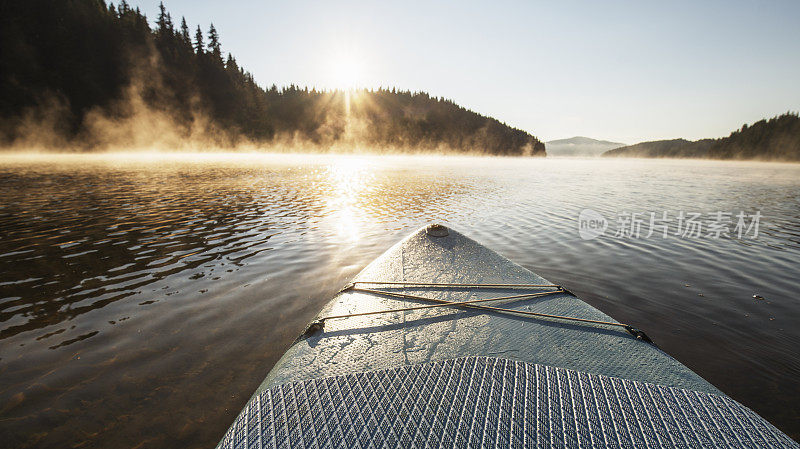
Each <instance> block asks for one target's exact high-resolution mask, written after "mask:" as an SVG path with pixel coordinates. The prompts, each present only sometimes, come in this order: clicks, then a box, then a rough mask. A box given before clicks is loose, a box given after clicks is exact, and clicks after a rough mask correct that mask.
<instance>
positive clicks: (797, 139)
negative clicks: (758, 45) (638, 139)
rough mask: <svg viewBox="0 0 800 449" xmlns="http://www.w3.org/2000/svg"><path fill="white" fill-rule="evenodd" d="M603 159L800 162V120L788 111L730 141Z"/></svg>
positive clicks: (661, 146)
mask: <svg viewBox="0 0 800 449" xmlns="http://www.w3.org/2000/svg"><path fill="white" fill-rule="evenodd" d="M603 156H610V157H655V158H658V157H667V158H711V159H742V160H749V159H761V160H773V161H800V116H798V113H797V112H792V111H789V112H786V113H784V114H781V115H778V116H775V117H772V118H770V119H768V120H767V119H762V120H759V121H757V122H755V123H753V124H752V125H747V124H744V125H743V126H742V127H741V128H740V129H737V130H735V131H733V132H731V134H730V135H729V136H728V137H722V138H719V139H701V140H697V141H690V140H685V139H674V140H657V141H653V142H642V143H637V144H636V145H630V146H625V147H621V148H616V149H613V150H610V151H606V152H605V153H603Z"/></svg>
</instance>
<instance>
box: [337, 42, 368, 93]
mask: <svg viewBox="0 0 800 449" xmlns="http://www.w3.org/2000/svg"><path fill="white" fill-rule="evenodd" d="M329 72H330V83H331V85H332V86H331V87H333V88H335V89H345V90H346V89H355V88H358V87H362V85H363V83H364V63H363V62H362V60H361V59H360V58H359V57H357V56H356V55H355V54H354V53H353V52H349V51H348V52H338V53H337V54H336V55H335V57H334V58H333V60H332V61H331V64H330V69H329Z"/></svg>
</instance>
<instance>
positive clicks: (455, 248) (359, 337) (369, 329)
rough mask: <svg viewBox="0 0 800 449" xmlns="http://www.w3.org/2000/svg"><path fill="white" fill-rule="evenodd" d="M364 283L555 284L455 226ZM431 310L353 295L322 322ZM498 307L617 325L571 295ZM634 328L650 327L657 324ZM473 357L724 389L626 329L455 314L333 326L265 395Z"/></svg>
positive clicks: (284, 365)
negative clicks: (296, 385)
mask: <svg viewBox="0 0 800 449" xmlns="http://www.w3.org/2000/svg"><path fill="white" fill-rule="evenodd" d="M356 280H357V281H395V282H398V281H400V282H438V283H467V284H470V283H475V284H481V283H483V284H485V283H512V284H515V283H516V284H519V283H521V284H551V282H549V281H547V280H546V279H543V278H542V277H540V276H537V275H536V274H534V273H532V272H530V271H528V270H526V269H525V268H523V267H521V266H519V265H517V264H515V263H513V262H511V261H510V260H508V259H506V258H505V257H503V256H501V255H499V254H497V253H496V252H494V251H492V250H491V249H489V248H487V247H485V246H483V245H481V244H480V243H478V242H476V241H474V240H472V239H470V238H468V237H465V236H464V235H462V234H460V233H458V232H456V231H454V230H452V229H451V230H450V234H449V235H448V236H447V237H442V238H437V237H431V236H429V235H427V234H426V233H425V231H424V230H421V231H419V232H416V233H415V234H412V235H411V236H410V237H409V238H407V239H405V240H403V241H402V242H400V243H398V244H397V245H395V246H394V247H393V248H391V249H390V250H388V251H387V252H386V253H385V254H384V255H383V256H381V257H380V258H378V259H376V260H375V262H373V263H372V264H370V265H369V266H368V267H367V268H365V269H364V271H362V272H361V273H360V274H359V275H358V277H357V278H356ZM375 288H378V289H384V290H391V291H393V292H395V293H407V294H412V295H420V296H425V297H431V298H436V299H439V300H447V301H465V300H475V299H479V298H487V297H495V298H496V297H501V296H506V295H514V294H520V293H525V292H524V291H520V290H503V289H494V290H486V289H481V290H459V289H452V288H444V289H439V288H427V289H426V288H411V287H408V286H406V287H403V286H400V288H388V287H385V286H384V287H380V286H376V287H375ZM542 290H546V289H542ZM551 290H552V289H551ZM422 304H426V303H425V302H420V301H414V300H403V299H393V298H387V297H385V296H378V295H375V294H367V293H360V292H354V291H347V292H344V293H342V294H340V295H337V296H336V297H335V298H334V299H333V300H332V301H330V302H329V303H328V304H327V305H326V306H325V307H324V309H323V310H322V312H321V313H320V314H319V316H320V317H326V316H333V315H345V314H352V313H362V312H371V311H380V310H396V309H400V308H405V307H412V306H418V305H422ZM491 305H494V306H498V307H503V308H510V309H517V310H524V311H531V312H539V313H547V314H553V315H563V316H570V317H577V318H584V319H591V320H600V321H614V320H613V319H612V318H611V317H609V316H608V315H606V314H604V313H602V312H601V311H599V310H597V309H595V308H594V307H592V306H590V305H589V304H586V303H585V302H583V301H581V300H580V299H578V298H576V297H574V296H572V295H568V294H554V295H549V296H546V297H540V298H531V299H525V300H512V301H503V302H495V303H491ZM633 324H635V325H639V326H641V327H643V328H644V329H645V330H646V328H647V327H646V324H647V323H633ZM469 356H476V357H481V356H483V357H485V356H489V357H503V358H507V359H513V360H519V361H522V362H527V363H537V364H541V365H549V366H556V367H560V368H567V369H574V370H577V371H583V372H587V373H594V374H603V375H606V376H611V377H621V378H624V379H631V380H638V381H640V382H648V383H655V384H659V385H666V386H671V387H678V388H688V389H691V390H696V391H704V392H706V393H718V392H719V391H718V390H717V389H716V388H714V387H713V386H711V385H710V384H709V383H708V382H706V381H705V380H703V379H702V378H700V377H699V376H698V375H697V374H695V373H693V372H692V371H691V370H689V369H688V368H687V367H685V366H683V365H681V364H680V363H679V362H678V361H677V360H675V359H673V358H672V357H670V356H669V355H667V354H665V353H664V352H663V351H661V350H659V349H657V348H655V347H654V346H652V345H649V344H647V343H644V342H642V341H639V340H636V339H635V338H633V337H632V336H631V335H630V334H628V333H627V332H625V330H624V329H621V328H619V327H609V326H602V325H592V324H586V323H583V324H581V323H574V322H568V321H560V320H550V319H535V318H531V317H522V316H512V315H507V314H499V313H495V312H484V311H479V310H464V309H455V308H449V307H446V308H437V309H426V310H414V311H408V312H396V313H387V314H381V315H368V316H360V317H352V318H348V319H340V320H330V321H327V322H326V323H325V329H324V332H317V333H315V334H313V335H311V336H309V337H308V338H304V339H301V340H300V341H298V342H296V343H295V344H294V345H292V347H291V348H289V349H288V350H287V352H286V354H285V355H284V356H283V358H281V360H280V361H279V362H278V363H277V364H276V365H275V367H274V368H273V369H272V371H271V372H270V373H269V376H268V377H267V378H266V380H265V382H264V383H263V384H262V386H261V387H260V388H259V391H261V390H264V389H267V388H269V387H272V386H274V385H279V384H285V383H289V382H295V381H301V380H309V379H316V378H321V377H330V376H338V375H342V374H349V373H358V372H363V371H374V370H379V369H386V368H394V367H397V366H400V365H416V364H420V363H430V362H436V361H442V360H451V359H456V358H460V357H469Z"/></svg>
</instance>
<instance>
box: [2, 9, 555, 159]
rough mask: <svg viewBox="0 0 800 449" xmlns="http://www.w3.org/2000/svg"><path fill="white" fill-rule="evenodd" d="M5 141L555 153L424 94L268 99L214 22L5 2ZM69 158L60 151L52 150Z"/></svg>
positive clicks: (299, 94) (291, 93) (294, 92)
mask: <svg viewBox="0 0 800 449" xmlns="http://www.w3.org/2000/svg"><path fill="white" fill-rule="evenodd" d="M0 12H2V14H0V50H2V52H1V54H2V55H3V56H2V58H0V144H2V146H5V147H10V146H14V145H16V146H17V147H19V146H24V145H39V146H45V147H47V146H50V147H59V146H65V147H69V148H73V149H75V148H77V149H83V150H93V149H106V148H111V147H120V146H122V147H125V146H130V147H135V146H147V145H161V146H164V145H166V146H169V145H173V146H176V147H179V146H181V145H185V144H187V142H188V144H189V145H201V146H202V145H209V146H230V145H236V144H242V143H244V144H253V145H255V146H264V147H267V148H269V147H270V146H282V147H286V148H290V149H299V150H314V149H319V150H325V149H330V148H334V149H341V150H345V151H347V150H350V149H354V148H355V149H359V148H360V149H377V150H379V151H381V150H387V151H388V150H397V151H450V152H479V153H489V154H501V155H537V156H544V155H545V150H544V144H543V143H542V142H541V141H539V140H538V139H537V138H535V137H534V136H532V135H530V134H528V133H527V132H525V131H522V130H519V129H515V128H511V127H509V126H507V125H505V124H503V123H500V122H499V121H497V120H495V119H493V118H489V117H484V116H482V115H479V114H477V113H475V112H472V111H469V110H467V109H465V108H463V107H460V106H458V105H457V104H455V103H453V102H452V101H450V100H446V99H443V98H436V97H431V96H429V95H428V94H426V93H422V92H414V93H412V92H404V91H396V90H395V89H391V90H388V89H379V90H360V91H356V92H342V91H333V92H328V91H326V92H320V91H316V90H308V89H306V88H300V87H296V86H289V87H284V88H280V89H279V88H277V87H276V86H274V85H273V86H272V87H271V88H268V89H264V88H262V87H260V86H258V85H257V84H256V82H255V81H254V79H253V76H252V75H251V74H250V73H248V72H246V71H245V70H244V69H242V68H241V67H240V66H239V65H238V63H237V61H236V59H235V58H234V57H233V56H231V55H227V56H225V55H223V52H222V49H221V44H220V37H219V35H218V33H217V31H216V30H215V29H214V26H213V25H211V26H210V27H208V29H207V31H205V32H204V31H202V30H201V28H200V27H196V28H194V29H190V28H189V26H188V25H187V23H186V21H185V20H183V19H181V20H177V19H173V18H172V17H171V15H170V14H169V13H168V12H166V10H164V8H163V6H162V9H161V13H160V14H159V16H158V18H157V20H156V21H155V25H154V26H153V28H151V26H150V24H149V23H148V20H147V18H146V17H145V16H144V15H143V14H142V13H141V12H140V11H139V10H138V8H137V9H132V8H131V7H130V6H129V5H128V4H127V3H126V2H125V1H124V0H123V1H121V2H120V3H119V4H117V5H114V4H106V3H104V1H103V0H25V1H13V0H2V10H1V11H0ZM51 149H58V148H51Z"/></svg>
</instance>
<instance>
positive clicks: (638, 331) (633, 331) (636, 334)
mask: <svg viewBox="0 0 800 449" xmlns="http://www.w3.org/2000/svg"><path fill="white" fill-rule="evenodd" d="M625 330H626V331H628V333H629V334H631V335H633V336H634V337H636V339H637V340H642V341H644V342H647V343H650V344H651V345H653V346H656V344H655V342H653V340H651V339H650V337H648V336H647V334H645V333H644V331H643V330H641V329H637V328H635V327H633V326H629V325H627V324H626V325H625Z"/></svg>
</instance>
